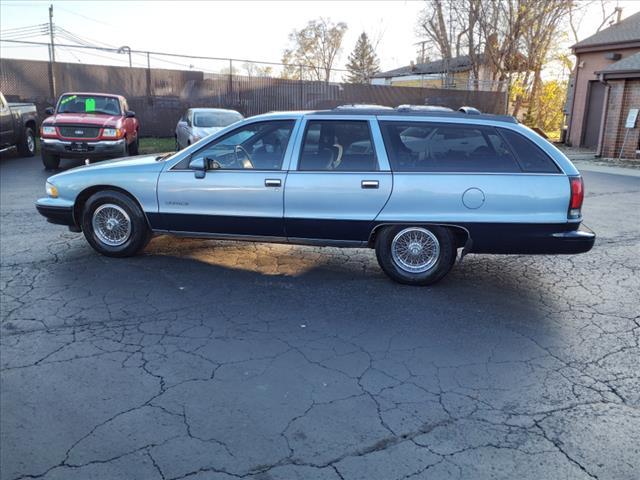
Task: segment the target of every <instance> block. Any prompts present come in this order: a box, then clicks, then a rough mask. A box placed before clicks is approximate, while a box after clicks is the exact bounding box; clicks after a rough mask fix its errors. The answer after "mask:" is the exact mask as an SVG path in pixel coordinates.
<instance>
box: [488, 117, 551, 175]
mask: <svg viewBox="0 0 640 480" xmlns="http://www.w3.org/2000/svg"><path fill="white" fill-rule="evenodd" d="M498 130H499V132H500V133H501V134H502V135H503V136H504V138H505V139H506V141H507V142H508V143H509V145H510V146H511V149H512V150H513V151H514V152H515V154H516V156H517V157H518V162H520V166H521V167H522V170H524V171H525V172H531V173H560V169H559V168H558V166H557V165H556V164H555V162H554V161H553V160H552V159H551V158H549V156H548V155H547V154H546V153H544V152H543V151H542V149H541V148H540V147H538V146H537V145H536V144H535V143H533V142H532V141H531V140H529V139H528V138H525V137H524V136H523V135H520V134H519V133H516V132H514V131H512V130H508V129H506V128H500V129H498Z"/></svg>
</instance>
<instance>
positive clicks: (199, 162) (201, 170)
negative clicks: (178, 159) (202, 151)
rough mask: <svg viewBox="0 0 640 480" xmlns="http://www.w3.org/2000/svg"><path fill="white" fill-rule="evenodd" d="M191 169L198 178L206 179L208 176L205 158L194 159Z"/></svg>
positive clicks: (190, 164)
mask: <svg viewBox="0 0 640 480" xmlns="http://www.w3.org/2000/svg"><path fill="white" fill-rule="evenodd" d="M189 168H190V169H191V170H193V175H194V176H195V177H196V178H204V176H205V175H206V174H207V161H206V160H205V158H204V157H197V158H194V159H193V160H191V161H190V162H189Z"/></svg>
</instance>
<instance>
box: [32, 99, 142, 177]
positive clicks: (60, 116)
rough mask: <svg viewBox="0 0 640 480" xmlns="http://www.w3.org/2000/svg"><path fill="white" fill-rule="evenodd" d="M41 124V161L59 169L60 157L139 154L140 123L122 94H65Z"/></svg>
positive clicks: (108, 156) (95, 157) (111, 156)
mask: <svg viewBox="0 0 640 480" xmlns="http://www.w3.org/2000/svg"><path fill="white" fill-rule="evenodd" d="M46 113H47V115H51V116H50V117H48V118H46V119H45V120H44V121H43V122H42V126H41V127H40V146H41V149H42V163H44V166H45V168H46V169H48V170H51V169H56V168H58V166H59V165H60V158H83V159H86V158H89V159H91V160H99V159H105V158H116V157H125V156H127V155H137V154H138V133H139V131H140V125H139V123H138V119H137V118H136V116H135V113H134V112H132V111H130V110H129V106H128V105H127V100H126V98H124V97H123V96H121V95H111V94H106V93H81V92H76V93H64V94H62V95H61V96H60V98H59V99H58V104H57V105H56V108H55V110H54V109H53V108H52V107H49V108H47V110H46Z"/></svg>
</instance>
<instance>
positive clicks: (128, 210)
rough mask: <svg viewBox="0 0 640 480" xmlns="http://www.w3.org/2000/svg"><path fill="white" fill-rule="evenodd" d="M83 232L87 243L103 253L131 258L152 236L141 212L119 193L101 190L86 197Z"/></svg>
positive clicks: (127, 197)
mask: <svg viewBox="0 0 640 480" xmlns="http://www.w3.org/2000/svg"><path fill="white" fill-rule="evenodd" d="M82 231H83V232H84V236H85V238H86V239H87V241H88V242H89V244H90V245H91V246H92V247H93V248H94V249H95V250H96V251H97V252H99V253H101V254H102V255H106V256H109V257H130V256H132V255H135V254H136V253H138V252H140V251H141V250H142V249H143V248H144V247H146V245H147V243H149V240H150V239H151V230H150V229H149V226H148V225H147V221H146V218H145V216H144V213H142V210H141V209H140V207H138V205H137V204H136V202H135V201H133V199H131V198H130V197H129V196H127V195H125V194H124V193H122V192H117V191H114V190H103V191H101V192H97V193H95V194H93V195H92V196H91V197H89V199H88V200H87V203H86V204H85V206H84V209H83V213H82Z"/></svg>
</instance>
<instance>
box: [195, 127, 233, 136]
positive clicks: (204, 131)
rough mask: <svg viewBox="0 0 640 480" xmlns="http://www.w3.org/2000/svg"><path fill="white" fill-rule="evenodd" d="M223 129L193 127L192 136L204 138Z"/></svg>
mask: <svg viewBox="0 0 640 480" xmlns="http://www.w3.org/2000/svg"><path fill="white" fill-rule="evenodd" d="M223 128H226V127H193V134H194V135H196V136H197V137H200V138H204V137H207V136H209V135H211V134H212V133H216V132H219V131H220V130H222V129H223Z"/></svg>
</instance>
